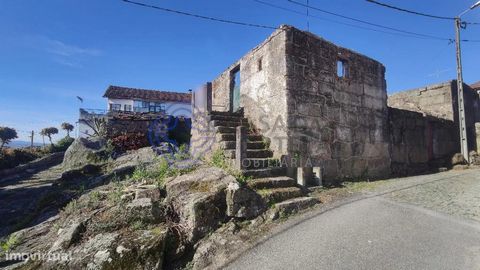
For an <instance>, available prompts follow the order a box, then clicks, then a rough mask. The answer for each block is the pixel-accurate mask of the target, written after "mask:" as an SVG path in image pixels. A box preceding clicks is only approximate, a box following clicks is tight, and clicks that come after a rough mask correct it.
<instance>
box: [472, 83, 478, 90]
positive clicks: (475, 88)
mask: <svg viewBox="0 0 480 270" xmlns="http://www.w3.org/2000/svg"><path fill="white" fill-rule="evenodd" d="M470 87H471V88H472V89H473V90H480V82H476V83H474V84H471V85H470Z"/></svg>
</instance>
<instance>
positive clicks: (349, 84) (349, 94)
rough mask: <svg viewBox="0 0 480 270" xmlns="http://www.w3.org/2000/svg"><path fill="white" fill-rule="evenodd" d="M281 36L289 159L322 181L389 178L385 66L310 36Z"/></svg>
mask: <svg viewBox="0 0 480 270" xmlns="http://www.w3.org/2000/svg"><path fill="white" fill-rule="evenodd" d="M286 32H287V43H286V59H287V102H288V109H287V110H288V112H287V114H288V120H287V126H288V136H289V140H288V153H289V155H290V156H299V157H300V158H301V159H302V160H303V161H304V162H307V161H308V160H307V159H310V161H311V164H312V165H313V166H320V167H322V168H323V174H324V178H325V179H327V180H328V179H344V178H357V177H365V178H366V177H370V178H378V177H384V176H388V174H389V172H390V153H389V136H388V129H387V101H386V98H387V95H386V82H385V78H384V75H385V67H384V66H383V65H382V64H381V63H379V62H377V61H375V60H372V59H370V58H367V57H365V56H363V55H360V54H358V53H355V52H353V51H351V50H348V49H345V48H341V47H338V46H336V45H334V44H332V43H330V42H328V41H325V40H323V39H321V38H319V37H317V36H315V35H313V34H311V33H308V32H303V31H300V30H297V29H294V28H288V29H287V30H286ZM338 61H342V62H343V63H344V66H345V73H346V76H345V77H342V78H341V77H339V76H337V62H338Z"/></svg>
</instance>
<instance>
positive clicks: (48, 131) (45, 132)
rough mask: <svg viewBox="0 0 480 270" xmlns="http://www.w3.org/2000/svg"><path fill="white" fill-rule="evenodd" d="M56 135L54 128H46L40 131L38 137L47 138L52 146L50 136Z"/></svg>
mask: <svg viewBox="0 0 480 270" xmlns="http://www.w3.org/2000/svg"><path fill="white" fill-rule="evenodd" d="M57 133H58V129H57V128H56V127H47V128H44V129H42V131H40V135H42V136H47V137H48V140H49V141H50V144H51V145H53V142H52V135H54V134H57Z"/></svg>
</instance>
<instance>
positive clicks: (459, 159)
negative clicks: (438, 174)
mask: <svg viewBox="0 0 480 270" xmlns="http://www.w3.org/2000/svg"><path fill="white" fill-rule="evenodd" d="M451 164H452V166H455V165H466V164H468V163H467V161H466V160H465V158H464V157H463V155H462V154H461V153H456V154H455V155H453V157H452V161H451Z"/></svg>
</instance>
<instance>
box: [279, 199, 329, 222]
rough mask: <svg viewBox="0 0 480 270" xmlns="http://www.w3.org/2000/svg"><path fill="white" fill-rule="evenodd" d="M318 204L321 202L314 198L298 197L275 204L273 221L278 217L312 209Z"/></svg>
mask: <svg viewBox="0 0 480 270" xmlns="http://www.w3.org/2000/svg"><path fill="white" fill-rule="evenodd" d="M317 203H320V201H319V200H317V199H315V198H312V197H298V198H293V199H288V200H285V201H283V202H280V203H277V204H275V206H274V208H273V215H272V216H273V217H274V218H273V219H275V218H278V217H282V216H288V215H291V214H295V213H297V212H299V211H301V210H303V209H307V208H309V207H312V206H314V205H315V204H317Z"/></svg>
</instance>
